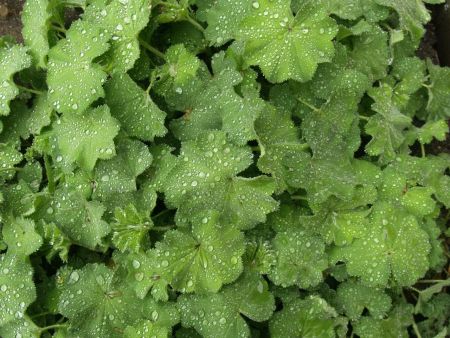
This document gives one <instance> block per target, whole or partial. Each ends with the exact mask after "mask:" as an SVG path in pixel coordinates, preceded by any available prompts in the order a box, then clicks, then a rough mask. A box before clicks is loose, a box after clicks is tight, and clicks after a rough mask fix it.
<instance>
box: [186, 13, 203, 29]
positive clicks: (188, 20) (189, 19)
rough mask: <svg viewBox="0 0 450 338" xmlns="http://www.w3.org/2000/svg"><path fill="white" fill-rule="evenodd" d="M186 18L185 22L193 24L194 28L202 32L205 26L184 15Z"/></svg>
mask: <svg viewBox="0 0 450 338" xmlns="http://www.w3.org/2000/svg"><path fill="white" fill-rule="evenodd" d="M186 20H187V22H189V23H190V24H191V25H192V26H194V27H195V28H197V29H198V30H199V31H200V32H202V33H203V32H204V31H205V28H203V26H202V25H200V24H199V23H198V22H197V21H195V20H194V19H192V18H191V16H190V15H187V16H186Z"/></svg>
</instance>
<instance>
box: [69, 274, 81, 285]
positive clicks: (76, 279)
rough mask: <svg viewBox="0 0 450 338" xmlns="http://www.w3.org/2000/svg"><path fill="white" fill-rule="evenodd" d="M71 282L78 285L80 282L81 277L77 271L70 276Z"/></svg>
mask: <svg viewBox="0 0 450 338" xmlns="http://www.w3.org/2000/svg"><path fill="white" fill-rule="evenodd" d="M69 278H70V281H71V282H73V283H76V282H78V280H79V279H80V275H79V274H78V272H77V271H73V272H72V273H71V274H70V277H69Z"/></svg>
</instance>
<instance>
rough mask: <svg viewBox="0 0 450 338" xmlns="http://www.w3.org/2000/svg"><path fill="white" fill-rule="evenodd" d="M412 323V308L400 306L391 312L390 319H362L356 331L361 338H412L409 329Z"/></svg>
mask: <svg viewBox="0 0 450 338" xmlns="http://www.w3.org/2000/svg"><path fill="white" fill-rule="evenodd" d="M412 322H413V318H412V306H411V305H410V304H400V305H398V306H397V307H396V308H394V309H393V310H392V311H391V313H390V314H389V317H388V318H385V319H375V318H372V317H362V318H361V320H359V321H358V322H357V323H355V325H354V330H355V333H356V334H357V335H358V336H360V337H367V338H376V337H379V336H380V335H382V336H383V337H387V338H407V337H409V336H410V335H409V334H408V330H407V327H408V326H409V325H411V324H412Z"/></svg>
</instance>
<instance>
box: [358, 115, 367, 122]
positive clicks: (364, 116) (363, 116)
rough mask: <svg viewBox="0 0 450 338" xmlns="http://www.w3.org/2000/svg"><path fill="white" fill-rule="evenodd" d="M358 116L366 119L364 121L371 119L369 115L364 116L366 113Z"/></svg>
mask: <svg viewBox="0 0 450 338" xmlns="http://www.w3.org/2000/svg"><path fill="white" fill-rule="evenodd" d="M358 117H359V118H360V119H361V120H364V121H369V119H370V118H369V117H367V116H364V115H358Z"/></svg>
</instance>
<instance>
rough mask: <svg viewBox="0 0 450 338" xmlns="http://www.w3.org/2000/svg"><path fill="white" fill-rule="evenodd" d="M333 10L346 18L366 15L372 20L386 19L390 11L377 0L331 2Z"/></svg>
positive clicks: (351, 18)
mask: <svg viewBox="0 0 450 338" xmlns="http://www.w3.org/2000/svg"><path fill="white" fill-rule="evenodd" d="M331 12H332V13H333V14H336V15H337V16H339V17H341V18H343V19H346V20H356V19H358V18H360V17H365V18H366V19H367V20H368V21H370V22H376V21H382V20H384V19H386V17H387V16H388V14H389V11H388V10H387V9H386V8H384V7H382V6H380V5H378V4H377V3H376V0H340V1H333V2H331Z"/></svg>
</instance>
